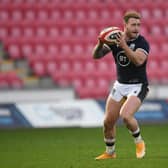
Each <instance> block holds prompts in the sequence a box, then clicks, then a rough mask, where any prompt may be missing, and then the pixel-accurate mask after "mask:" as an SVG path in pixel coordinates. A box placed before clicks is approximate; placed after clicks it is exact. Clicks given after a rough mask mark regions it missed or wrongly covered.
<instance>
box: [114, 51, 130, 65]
mask: <svg viewBox="0 0 168 168" xmlns="http://www.w3.org/2000/svg"><path fill="white" fill-rule="evenodd" d="M117 62H118V63H119V65H120V66H123V67H125V66H128V65H129V64H130V60H129V59H128V57H127V56H126V55H125V53H124V51H120V52H118V53H117Z"/></svg>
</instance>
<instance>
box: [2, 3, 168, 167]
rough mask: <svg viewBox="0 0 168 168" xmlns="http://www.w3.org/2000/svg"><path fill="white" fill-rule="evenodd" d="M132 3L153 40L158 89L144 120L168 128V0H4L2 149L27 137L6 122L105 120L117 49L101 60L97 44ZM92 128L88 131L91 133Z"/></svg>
mask: <svg viewBox="0 0 168 168" xmlns="http://www.w3.org/2000/svg"><path fill="white" fill-rule="evenodd" d="M131 9H133V10H137V11H139V12H140V13H141V15H142V30H141V33H142V34H143V35H144V36H145V37H146V38H147V39H148V41H149V42H150V46H151V51H150V55H149V60H148V75H149V82H150V93H149V95H148V98H147V100H146V101H145V102H144V105H143V106H142V108H141V109H140V110H139V112H138V113H137V118H138V119H139V120H140V121H141V122H142V124H143V123H145V124H148V123H153V124H152V126H153V127H154V128H153V129H156V127H157V125H158V124H159V125H160V124H161V123H166V126H167V122H168V103H167V98H168V10H167V9H168V1H166V0H141V2H139V1H138V0H38V1H37V0H0V95H1V96H0V128H1V131H0V134H1V137H3V138H1V140H0V144H1V147H2V146H6V145H9V144H11V143H12V142H10V141H8V140H7V139H10V138H14V137H15V138H16V142H17V141H18V140H19V137H21V136H22V135H23V136H26V135H27V134H25V132H24V130H23V131H21V132H17V131H18V130H15V131H16V134H14V133H13V134H10V133H9V132H8V131H6V129H5V130H4V128H18V127H19V128H27V127H28V128H29V127H30V128H32V127H37V128H39V127H40V128H41V127H45V128H46V127H47V128H48V127H69V126H70V127H76V126H77V127H78V126H79V127H99V126H102V120H103V111H104V105H105V98H106V97H107V95H108V92H109V90H110V88H111V86H112V83H113V81H114V80H115V78H116V75H115V65H114V61H113V58H112V56H111V55H110V54H109V55H108V56H106V57H105V58H103V59H101V60H93V59H92V49H93V47H94V45H95V44H96V41H97V36H98V34H99V32H100V31H101V30H102V29H103V28H105V27H108V26H119V27H122V15H123V13H124V12H125V11H126V10H131ZM145 127H146V126H145ZM163 127H164V126H163ZM67 129H68V128H66V129H65V130H64V131H65V134H67V132H68V131H67ZM145 129H147V130H148V129H149V130H150V128H145ZM59 130H60V129H58V130H54V131H52V130H50V131H49V132H50V133H51V134H55V133H54V132H58V135H60V134H59V133H60V132H61V131H63V129H62V130H61V131H59ZM91 130H92V129H87V131H86V132H88V134H89V136H92V135H93V134H92V133H90V132H91ZM98 130H99V129H98ZM98 130H97V129H96V131H98ZM121 130H122V128H121ZM160 130H164V129H163V128H162V127H161V129H160ZM32 131H33V130H32ZM64 131H63V132H64ZM69 131H70V130H69ZM71 131H72V134H73V133H74V132H75V131H74V130H73V129H72V130H71ZM80 132H81V130H79V132H78V133H79V134H80ZM86 132H84V135H85V133H86ZM93 132H95V130H94V131H93ZM36 133H37V134H40V135H41V130H40V131H39V132H32V137H33V138H34V139H36V137H35V134H36ZM78 133H77V134H76V135H75V136H77V137H78V136H79V135H78ZM46 134H47V136H48V134H49V133H48V131H47V133H44V136H46ZM99 134H101V132H99ZM28 135H30V132H28ZM146 135H147V133H146ZM44 136H42V139H43V138H44ZM50 136H51V135H50ZM54 136H56V135H54ZM30 137H31V136H30ZM56 137H57V136H56ZM61 137H64V136H63V135H61ZM95 137H97V136H95ZM50 138H51V137H50ZM50 138H49V141H50V142H51V143H52V141H53V140H51V139H52V138H51V139H50ZM83 138H84V137H83ZM99 139H100V140H101V136H100V137H99ZM149 139H150V137H149ZM20 141H21V140H19V142H20ZM46 141H47V139H46ZM72 141H73V140H72ZM94 141H95V139H94ZM35 142H36V140H35ZM86 142H87V140H86ZM21 143H22V142H21ZM36 143H37V142H36ZM66 143H67V142H66ZM88 143H89V140H88ZM91 143H92V145H93V142H91ZM97 143H101V141H99V142H97ZM58 144H59V145H60V142H59V141H58ZM72 144H73V142H72ZM156 144H158V143H156ZM163 144H166V143H165V142H164V143H163ZM166 145H167V144H166ZM9 146H10V145H9ZM98 146H99V145H98V144H97V146H96V147H98ZM96 147H94V148H96ZM96 149H97V148H96ZM4 150H5V149H4ZM72 150H73V149H72ZM90 150H91V147H90ZM90 152H91V151H90ZM96 152H98V151H96ZM30 153H31V152H30ZM121 153H122V152H121ZM1 155H3V154H2V153H1ZM9 155H10V152H9V153H6V155H4V156H3V157H4V158H5V159H7V158H8V156H9ZM62 155H63V154H62ZM93 155H95V153H94V152H91V156H90V157H93ZM162 155H163V157H164V154H163V153H162ZM56 156H57V155H56ZM3 157H2V158H3ZM28 157H29V155H28ZM5 159H4V160H5ZM17 159H18V158H17ZM17 159H16V160H17ZM53 159H54V158H53ZM16 160H15V161H16ZM23 160H24V159H23ZM76 162H78V160H76ZM5 163H6V162H5ZM78 164H79V163H78ZM4 165H5V164H4ZM16 165H17V164H16ZM8 166H9V165H8ZM17 166H18V165H17ZM29 166H30V165H29ZM50 166H53V165H52V164H51V165H50ZM60 166H61V163H60ZM87 166H88V165H87ZM87 166H83V167H87ZM97 166H99V167H101V166H100V165H97ZM124 166H125V165H124ZM141 166H142V167H143V164H142V165H141ZM155 166H156V165H155ZM23 167H24V166H23ZM25 167H26V166H25ZM42 167H43V166H42ZM63 167H64V166H63ZM65 167H68V166H67V165H66V166H65ZM69 167H71V165H69ZM72 167H73V163H72ZM77 167H80V166H79V165H78V166H77ZM81 167H82V166H81ZM88 167H89V166H88ZM90 167H92V166H90ZM93 167H95V165H94V166H93ZM147 167H150V166H148V164H147Z"/></svg>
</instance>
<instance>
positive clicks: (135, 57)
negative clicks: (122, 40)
mask: <svg viewBox="0 0 168 168" xmlns="http://www.w3.org/2000/svg"><path fill="white" fill-rule="evenodd" d="M123 49H124V51H125V54H126V56H127V57H128V58H129V60H130V61H131V62H133V63H134V64H135V65H136V66H139V65H142V64H143V63H144V59H143V58H142V56H141V55H140V54H139V53H138V52H136V51H133V50H131V49H130V48H129V47H128V46H127V45H125V46H123Z"/></svg>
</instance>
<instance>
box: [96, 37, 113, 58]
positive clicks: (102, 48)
mask: <svg viewBox="0 0 168 168" xmlns="http://www.w3.org/2000/svg"><path fill="white" fill-rule="evenodd" d="M110 51H111V49H110V47H108V45H106V44H104V43H103V42H101V41H100V40H98V43H97V44H96V46H95V47H94V49H93V58H94V59H99V58H102V57H104V56H105V55H106V54H107V53H109V52H110Z"/></svg>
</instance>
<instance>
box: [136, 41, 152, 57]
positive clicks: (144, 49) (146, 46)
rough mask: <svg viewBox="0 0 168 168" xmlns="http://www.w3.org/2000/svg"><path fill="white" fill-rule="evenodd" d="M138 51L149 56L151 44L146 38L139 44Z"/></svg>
mask: <svg viewBox="0 0 168 168" xmlns="http://www.w3.org/2000/svg"><path fill="white" fill-rule="evenodd" d="M136 49H138V50H142V52H144V53H145V54H146V55H148V54H149V51H150V46H149V43H148V42H147V41H146V40H145V39H144V38H142V39H141V41H140V42H139V43H138V45H137V48H136Z"/></svg>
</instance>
